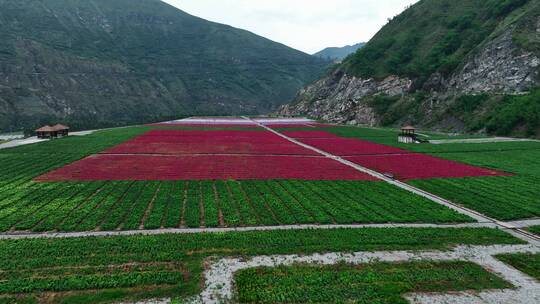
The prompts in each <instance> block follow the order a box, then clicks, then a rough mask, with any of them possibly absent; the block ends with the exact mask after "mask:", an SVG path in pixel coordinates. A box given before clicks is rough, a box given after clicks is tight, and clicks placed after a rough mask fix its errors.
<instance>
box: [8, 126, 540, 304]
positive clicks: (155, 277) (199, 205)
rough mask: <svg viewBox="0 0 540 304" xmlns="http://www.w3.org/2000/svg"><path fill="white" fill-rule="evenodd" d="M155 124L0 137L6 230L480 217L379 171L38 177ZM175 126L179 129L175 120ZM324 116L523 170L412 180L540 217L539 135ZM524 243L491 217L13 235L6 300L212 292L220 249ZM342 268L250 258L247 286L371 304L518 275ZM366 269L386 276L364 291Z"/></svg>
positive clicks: (441, 268)
mask: <svg viewBox="0 0 540 304" xmlns="http://www.w3.org/2000/svg"><path fill="white" fill-rule="evenodd" d="M155 128H160V129H164V128H165V127H129V128H122V129H111V130H104V131H99V132H96V133H93V134H91V135H87V136H82V137H75V136H73V137H68V138H63V139H59V140H53V141H48V142H43V143H38V144H32V145H27V146H21V147H17V148H11V149H5V150H0V162H1V163H2V164H5V166H3V168H2V170H0V232H2V233H25V232H29V231H33V232H76V231H77V232H78V231H81V232H84V231H120V230H152V229H159V228H199V227H249V226H278V225H292V224H353V223H449V224H450V223H468V222H472V221H473V219H471V218H469V217H466V216H464V215H462V214H459V213H457V212H455V211H453V210H451V209H448V208H446V207H443V206H441V205H438V204H436V203H433V202H431V201H429V200H426V199H424V198H422V197H420V196H416V195H413V194H411V193H409V192H406V191H404V190H401V189H399V188H397V187H394V186H392V185H390V184H387V183H383V182H373V181H303V180H258V181H246V180H241V181H237V180H217V181H212V180H208V181H195V180H187V181H91V182H75V181H73V182H34V181H33V179H34V178H35V177H37V176H40V175H42V174H44V173H46V172H49V171H51V170H54V169H56V168H60V167H62V166H64V165H66V164H69V163H72V162H74V161H77V160H80V159H82V158H84V157H86V156H88V155H91V154H94V153H99V152H101V151H103V150H105V149H107V148H109V147H112V146H115V145H117V144H120V143H122V142H125V141H127V140H129V139H132V138H134V137H135V136H138V135H140V134H143V133H144V132H146V131H148V130H151V129H155ZM171 128H172V129H178V127H168V128H165V129H171ZM186 129H187V128H186ZM189 129H197V128H189ZM324 129H325V130H327V131H331V132H336V133H338V134H340V135H341V136H347V137H361V138H364V139H368V140H371V141H374V142H382V143H386V144H388V145H395V146H399V147H402V148H406V149H410V150H415V151H421V152H423V153H431V154H434V155H437V156H439V157H444V158H449V159H455V160H458V161H462V162H466V163H471V164H476V165H480V166H485V167H490V168H494V169H498V170H504V171H509V172H512V173H514V174H515V175H514V176H506V177H482V178H461V179H459V178H456V179H444V180H443V179H432V180H421V181H420V180H414V181H411V183H412V184H413V185H415V186H418V187H421V188H423V189H426V190H429V191H433V192H434V193H436V194H439V195H441V196H444V197H446V198H450V199H452V200H454V201H456V202H458V203H461V204H463V205H466V206H468V207H471V208H474V209H476V210H479V211H481V212H484V213H486V214H487V215H491V216H495V217H497V218H500V219H518V218H533V217H538V216H539V212H540V211H539V208H540V207H539V205H540V204H539V201H538V198H537V195H535V194H536V192H537V191H536V189H537V187H536V185H538V182H539V181H540V174H539V173H538V172H539V167H540V163H539V161H538V159H540V158H539V156H540V155H539V153H540V148H538V146H537V145H536V143H526V142H523V143H515V144H514V145H511V144H510V143H504V144H493V145H491V144H489V146H486V145H488V144H481V145H461V144H460V145H411V146H403V145H397V144H395V143H392V142H391V141H395V136H396V133H395V131H393V130H374V129H362V128H350V127H338V128H324ZM259 130H260V129H259ZM309 130H313V128H310V129H309ZM434 136H435V135H434ZM436 136H439V137H444V136H442V135H436ZM531 230H534V228H531ZM523 243H524V242H522V241H520V240H518V239H516V238H514V237H512V236H511V235H509V234H507V233H506V232H504V231H501V230H497V229H490V228H363V229H330V230H325V229H306V230H277V231H250V232H248V231H246V232H222V233H197V234H163V235H154V236H116V237H84V238H69V239H22V240H3V241H0V258H1V261H0V277H1V278H0V303H89V302H91V303H107V302H114V301H129V300H137V299H151V298H163V297H172V298H174V299H179V300H180V301H183V300H185V299H186V298H189V297H193V296H197V295H198V294H199V293H200V292H201V289H202V287H203V286H204V283H203V272H204V271H205V269H206V267H207V266H208V263H210V262H211V261H214V260H215V259H218V258H221V257H244V256H256V255H272V254H313V253H324V252H354V251H383V250H431V249H433V250H448V249H450V248H452V247H455V246H457V245H491V244H523ZM13 257H17V258H13ZM520 259H525V260H526V259H532V258H531V257H520ZM336 267H339V270H340V271H339V272H332V270H335V269H333V268H332V267H328V268H324V267H319V268H317V267H315V268H311V267H304V266H301V267H297V268H296V267H293V268H278V269H265V270H264V273H261V275H260V276H258V279H257V280H252V279H250V276H253V271H255V272H257V271H262V270H260V269H257V270H248V271H246V272H243V273H241V274H239V277H238V278H239V279H238V282H237V283H238V287H239V297H240V298H239V299H240V300H241V301H242V302H267V303H270V302H274V301H275V300H276V297H281V299H285V300H287V299H292V300H291V301H294V299H295V297H299V296H301V295H302V294H304V293H306V292H307V293H309V294H310V295H311V296H312V298H310V297H306V298H305V299H304V301H307V302H316V301H323V302H328V301H329V302H346V301H347V300H348V299H350V297H356V296H359V299H365V301H367V302H370V303H371V302H374V301H380V302H383V303H384V301H387V302H388V303H390V302H392V303H394V302H395V301H403V299H402V298H401V297H400V295H402V294H403V293H404V292H411V291H457V290H463V289H465V287H466V289H478V290H480V289H484V288H503V287H508V285H507V284H506V283H505V282H503V281H501V280H500V279H498V278H495V277H493V276H492V275H490V274H489V273H486V272H485V271H483V270H482V269H481V268H479V267H478V266H477V265H474V264H470V263H460V262H452V263H429V262H414V263H404V264H385V263H375V264H369V265H365V266H354V267H353V266H350V265H339V266H336ZM516 267H517V266H516ZM283 272H285V273H287V274H290V278H291V280H305V278H310V277H313V278H316V277H318V278H320V279H321V282H322V281H323V280H330V281H334V279H335V276H336V275H337V276H340V278H342V279H343V280H348V282H350V284H351V285H347V284H339V285H337V284H324V286H322V287H321V286H320V284H319V285H317V284H318V283H317V281H313V282H311V283H313V284H311V283H310V284H307V285H298V288H297V289H291V288H288V286H289V285H288V284H290V282H291V280H285V279H283V278H282V277H280V276H279V275H280V273H283ZM263 274H264V275H263ZM275 276H278V277H279V278H281V279H283V280H276V279H275V278H274V277H275ZM242 278H244V279H242ZM473 278H474V279H473ZM356 280H358V281H357V282H356ZM369 280H371V281H369ZM250 281H251V282H250ZM272 281H274V282H275V283H276V284H275V285H273V286H272V287H271V288H269V289H268V290H269V292H268V293H265V291H264V289H261V288H259V287H261V286H266V285H265V284H268V283H269V282H272ZM366 282H372V283H374V284H373V286H375V287H373V288H372V289H369V290H368V292H363V293H362V292H361V291H362V290H364V291H365V290H366V289H365V288H363V287H362V286H365V284H367V283H366ZM249 284H255V285H249ZM257 284H258V285H257ZM250 286H251V287H250ZM254 286H255V287H254ZM256 286H259V287H256ZM355 286H356V287H355ZM311 291H313V292H311ZM341 291H343V292H341ZM359 293H360V295H359ZM254 297H255V298H254Z"/></svg>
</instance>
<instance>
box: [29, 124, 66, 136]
mask: <svg viewBox="0 0 540 304" xmlns="http://www.w3.org/2000/svg"><path fill="white" fill-rule="evenodd" d="M36 134H37V137H38V138H41V139H47V138H49V139H51V138H59V137H64V136H68V135H69V127H66V126H64V125H61V124H57V125H54V126H44V127H41V128H39V129H37V130H36Z"/></svg>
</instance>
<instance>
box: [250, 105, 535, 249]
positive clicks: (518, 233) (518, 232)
mask: <svg viewBox="0 0 540 304" xmlns="http://www.w3.org/2000/svg"><path fill="white" fill-rule="evenodd" d="M242 117H243V118H244V119H247V120H250V121H253V122H255V123H257V124H258V125H259V126H261V127H263V128H264V129H266V130H268V131H270V132H272V133H274V134H276V135H278V136H281V137H282V138H284V139H286V140H288V141H290V142H292V143H295V144H297V145H299V146H302V147H304V148H306V149H310V150H312V151H315V152H317V153H319V154H322V155H324V156H326V157H328V158H330V159H333V160H335V161H337V162H340V163H342V164H344V165H347V166H349V167H352V168H353V169H356V170H358V171H360V172H363V173H366V174H369V175H371V176H373V177H375V178H377V179H380V180H382V181H385V182H387V183H389V184H391V185H394V186H396V187H399V188H401V189H403V190H407V191H409V192H412V193H414V194H416V195H420V196H422V197H424V198H427V199H429V200H431V201H433V202H435V203H437V204H440V205H443V206H446V207H448V208H450V209H452V210H454V211H457V212H459V213H461V214H465V215H467V216H469V217H472V218H473V219H475V220H477V221H479V222H491V223H493V224H495V225H496V226H497V227H498V228H501V229H505V230H508V231H509V232H510V233H511V234H512V235H513V236H515V237H517V238H519V239H521V240H524V241H527V242H533V243H535V244H540V237H538V236H536V235H534V234H532V233H530V232H527V231H525V230H523V229H520V228H517V227H514V226H512V225H510V224H508V223H505V222H503V221H499V220H497V219H494V218H491V217H489V216H487V215H484V214H482V213H480V212H478V211H475V210H472V209H469V208H466V207H464V206H461V205H459V204H456V203H453V202H451V201H449V200H447V199H444V198H442V197H440V196H437V195H435V194H433V193H430V192H427V191H424V190H422V189H420V188H416V187H414V186H411V185H409V184H407V183H404V182H401V181H398V180H395V179H393V178H390V177H387V176H386V175H384V174H382V173H379V172H377V171H375V170H371V169H368V168H366V167H363V166H360V165H358V164H356V163H353V162H351V161H348V160H346V159H343V158H342V157H339V156H336V155H333V154H331V153H328V152H326V151H323V150H321V149H318V148H315V147H313V146H310V145H307V144H304V143H302V142H300V141H298V140H296V139H294V138H291V137H289V136H287V135H285V134H282V133H280V132H278V131H276V130H274V129H272V128H270V127H268V126H266V125H263V124H261V123H258V122H257V121H255V120H253V119H250V118H248V117H245V116H242Z"/></svg>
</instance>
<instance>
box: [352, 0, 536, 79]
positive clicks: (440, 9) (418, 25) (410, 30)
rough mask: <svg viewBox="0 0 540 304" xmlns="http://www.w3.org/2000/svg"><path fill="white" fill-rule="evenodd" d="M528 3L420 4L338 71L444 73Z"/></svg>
mask: <svg viewBox="0 0 540 304" xmlns="http://www.w3.org/2000/svg"><path fill="white" fill-rule="evenodd" d="M528 1H529V0H505V1H500V0H472V1H466V2H464V1H451V0H429V1H428V0H423V1H420V2H418V3H417V4H415V5H413V6H412V8H410V9H408V10H406V11H404V12H403V13H402V14H400V15H398V16H396V17H395V18H393V19H392V20H391V21H390V22H389V23H388V24H387V25H386V26H385V27H383V28H382V29H381V31H379V32H378V33H377V35H376V36H375V37H374V38H373V39H372V40H370V41H369V43H368V44H367V45H366V46H365V47H364V48H362V49H360V50H359V51H358V52H357V53H356V54H355V55H354V56H351V57H349V58H347V60H346V61H345V62H344V67H345V68H346V69H347V70H348V71H349V72H351V73H353V74H355V75H359V76H362V77H366V78H369V77H375V78H378V79H381V78H384V77H386V76H389V75H400V76H407V77H409V78H413V79H417V81H418V82H419V83H422V82H423V81H425V80H427V79H428V78H429V76H430V75H431V74H433V73H435V72H440V73H442V74H443V75H447V74H449V73H450V72H452V71H453V70H454V69H455V68H456V67H457V66H458V65H459V64H461V63H462V62H463V59H464V58H465V57H466V56H467V55H468V54H469V53H470V52H471V51H473V50H474V48H475V47H476V46H477V45H479V44H480V43H482V42H483V41H484V40H485V39H486V38H487V37H488V36H489V35H490V34H491V33H492V32H493V31H494V30H495V28H496V27H497V25H498V24H499V22H500V21H501V20H503V19H504V18H505V17H506V16H508V15H509V14H510V13H512V12H513V11H514V10H516V9H518V8H519V7H521V6H523V5H524V4H526V3H527V2H528Z"/></svg>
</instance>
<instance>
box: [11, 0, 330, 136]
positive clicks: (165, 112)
mask: <svg viewBox="0 0 540 304" xmlns="http://www.w3.org/2000/svg"><path fill="white" fill-rule="evenodd" d="M0 40H1V41H2V43H1V44H0V74H2V75H6V76H5V77H0V130H1V129H6V130H9V129H12V130H20V128H22V127H34V126H37V125H40V124H45V123H58V122H64V123H66V124H69V125H72V126H75V127H77V128H95V127H101V126H119V125H126V124H129V123H142V122H148V121H159V120H165V118H169V117H173V116H176V117H178V116H185V115H196V114H227V113H229V114H230V113H233V112H234V113H248V114H249V113H259V112H267V111H270V110H271V109H274V108H275V107H276V106H278V105H280V104H282V103H285V102H287V101H289V100H290V99H291V98H292V97H293V96H294V95H295V94H296V92H297V90H298V89H300V88H301V87H302V85H304V84H306V83H307V82H309V81H311V80H313V79H314V78H316V77H317V76H318V75H319V74H320V73H321V72H322V71H323V70H324V68H325V67H326V66H327V64H328V62H327V61H325V60H322V59H319V58H316V57H313V56H309V55H307V54H304V53H302V52H300V51H297V50H294V49H291V48H289V47H286V46H284V45H281V44H279V43H275V42H273V41H270V40H268V39H265V38H263V37H260V36H257V35H255V34H252V33H250V32H247V31H244V30H240V29H235V28H232V27H230V26H226V25H222V24H217V23H213V22H209V21H206V20H203V19H200V18H197V17H194V16H191V15H188V14H186V13H184V12H182V11H180V10H178V9H176V8H174V7H172V6H169V5H167V4H165V3H164V2H162V1H160V0H116V1H108V0H93V1H84V0H48V1H37V2H36V1H33V0H21V1H9V0H0Z"/></svg>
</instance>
